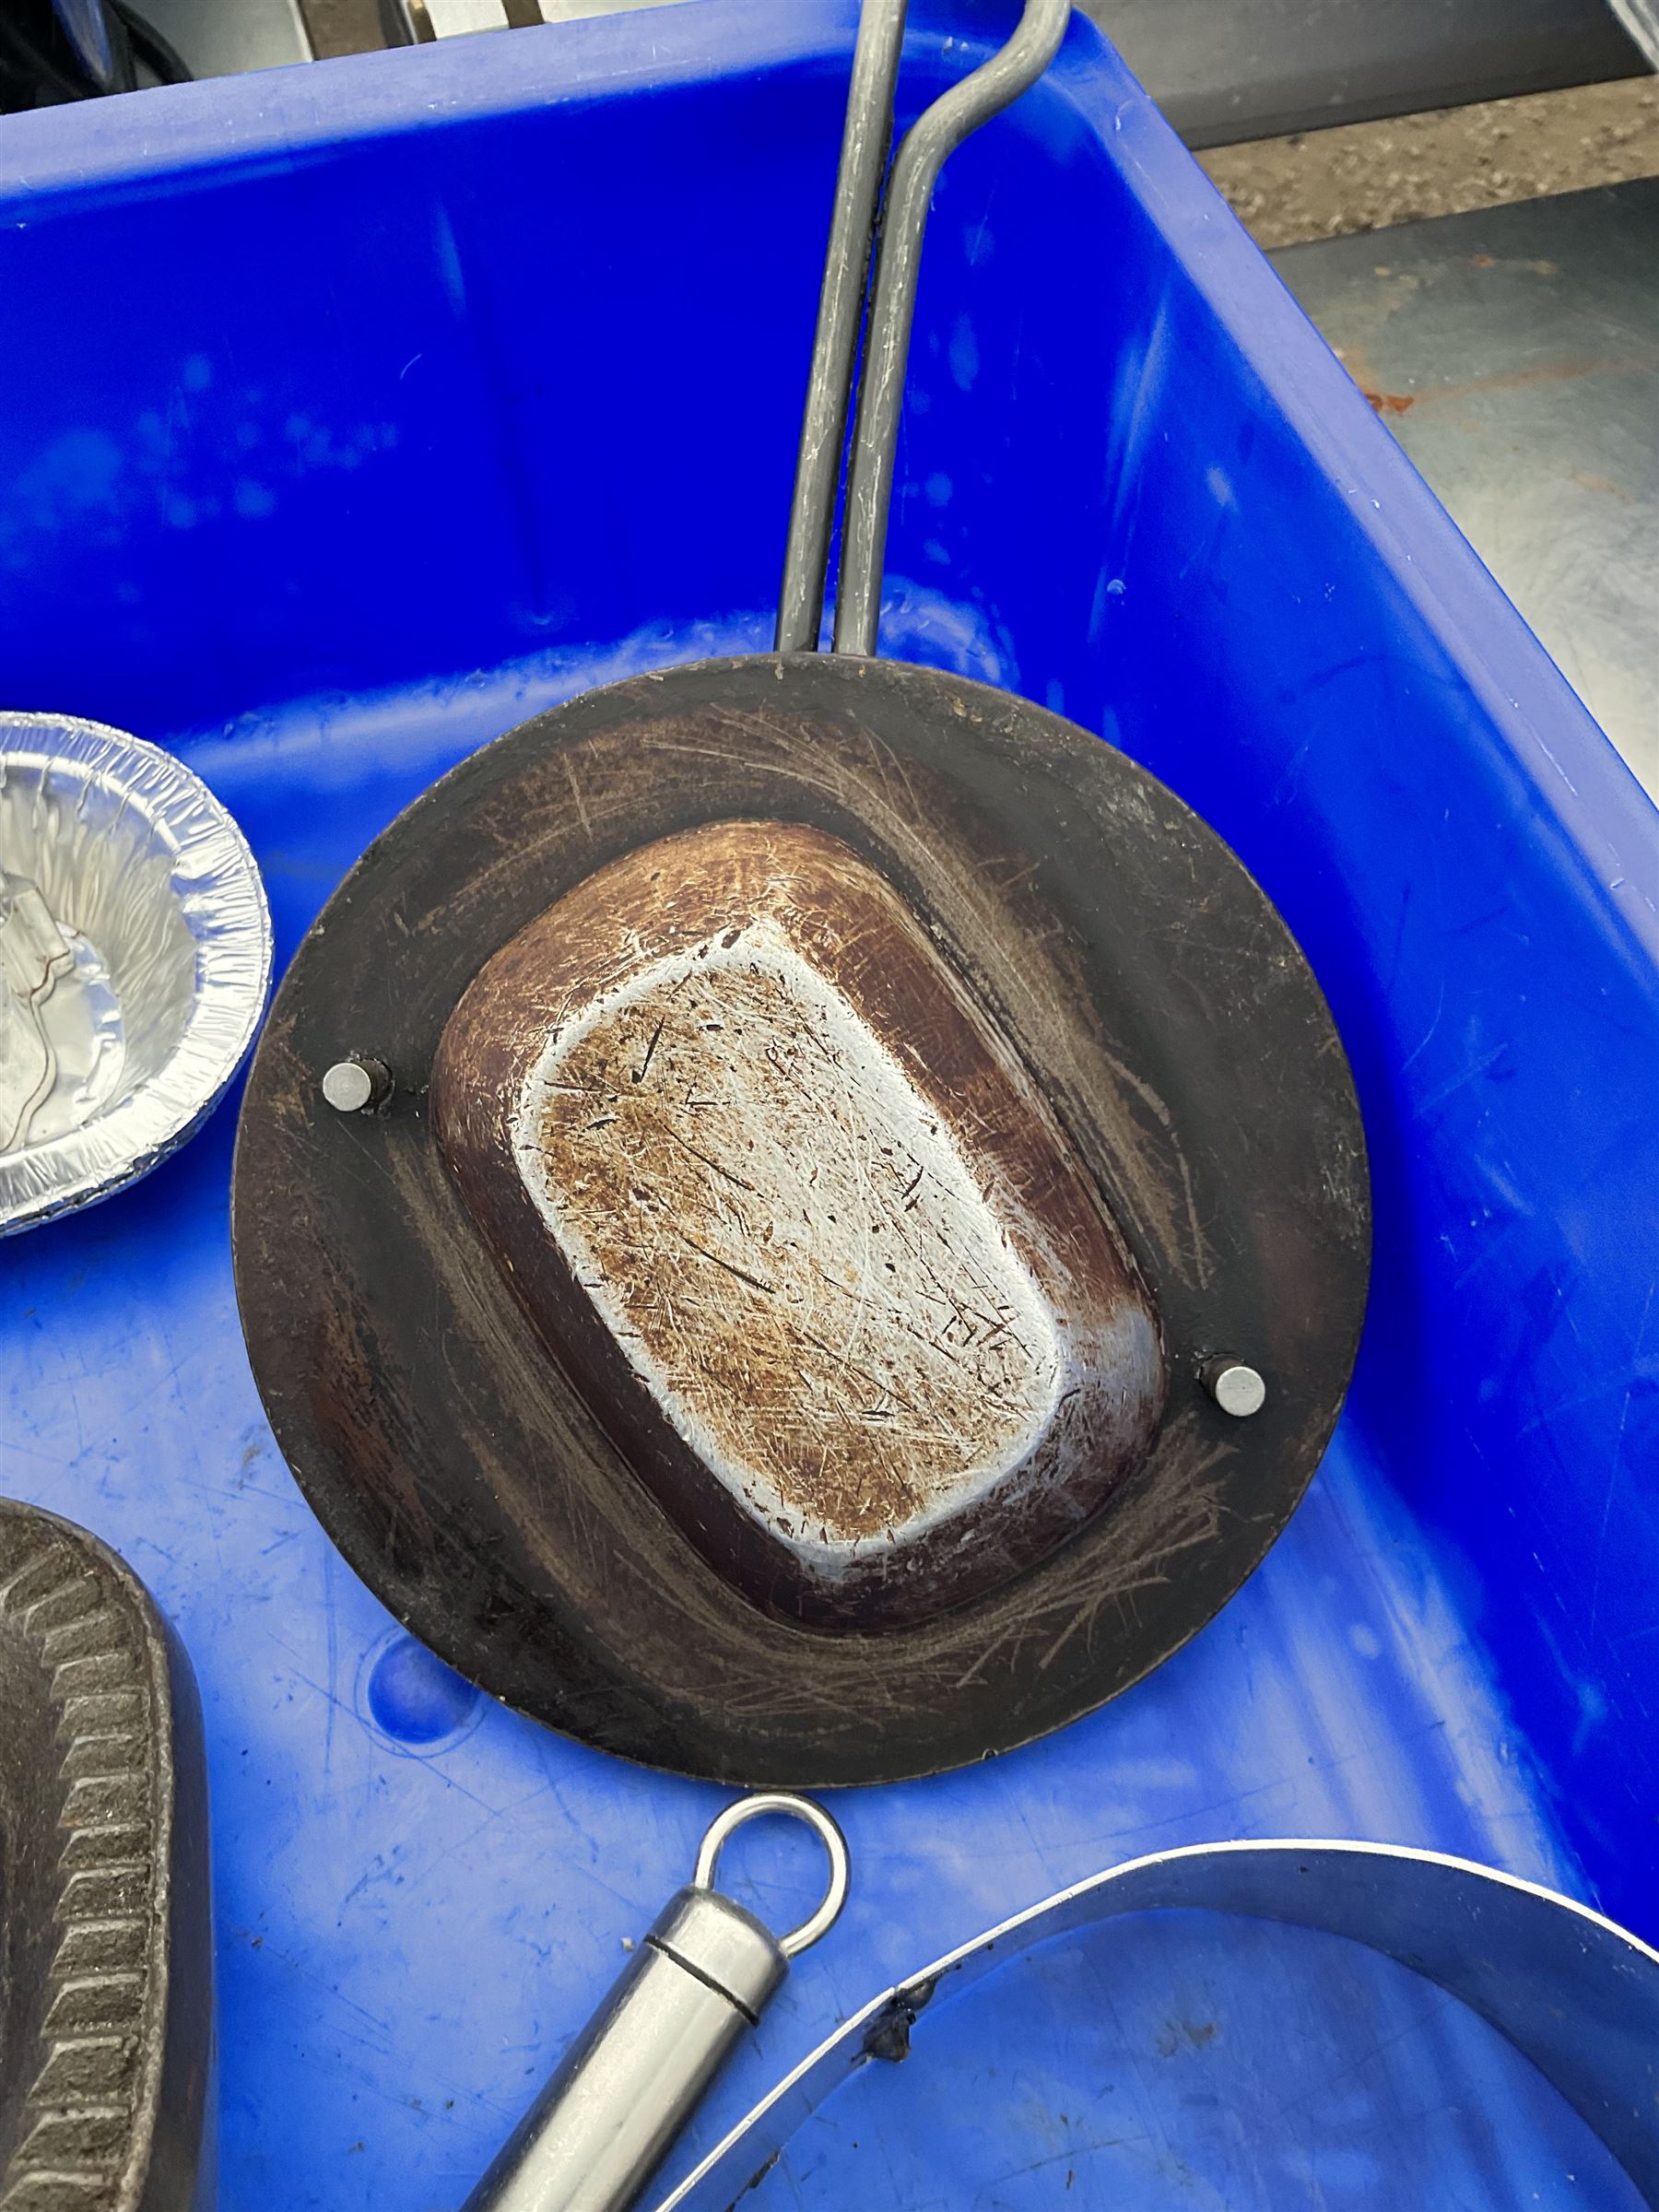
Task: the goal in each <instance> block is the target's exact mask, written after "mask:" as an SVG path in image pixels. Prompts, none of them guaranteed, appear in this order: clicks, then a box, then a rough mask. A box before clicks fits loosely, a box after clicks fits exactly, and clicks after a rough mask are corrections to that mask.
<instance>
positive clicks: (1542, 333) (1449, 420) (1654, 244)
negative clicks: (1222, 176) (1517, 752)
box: [1273, 178, 1659, 796]
mask: <svg viewBox="0 0 1659 2212" xmlns="http://www.w3.org/2000/svg"><path fill="white" fill-rule="evenodd" d="M1273 261H1274V266H1275V267H1276V268H1277V270H1278V273H1279V275H1280V276H1281V277H1283V278H1284V279H1285V282H1286V283H1287V284H1288V286H1289V287H1290V288H1291V290H1292V291H1293V292H1294V293H1295V294H1296V296H1297V298H1298V299H1299V300H1300V301H1301V304H1302V305H1303V307H1305V308H1306V309H1307V311H1308V312H1309V314H1310V315H1312V318H1313V320H1314V322H1315V323H1316V324H1318V325H1319V327H1320V329H1321V330H1322V331H1323V332H1324V335H1325V336H1326V337H1327V338H1328V339H1329V340H1330V342H1331V344H1332V345H1333V346H1334V347H1335V348H1336V350H1337V352H1338V353H1339V354H1340V355H1341V357H1342V359H1344V360H1345V361H1346V362H1347V366H1348V369H1349V371H1351V372H1352V374H1353V376H1354V377H1355V379H1356V380H1357V381H1358V382H1359V384H1360V385H1361V386H1362V387H1363V388H1364V390H1365V393H1366V394H1367V396H1368V397H1369V398H1370V400H1371V404H1372V406H1374V407H1376V409H1377V411H1378V413H1379V414H1380V415H1381V416H1382V419H1383V421H1384V422H1386V423H1387V425H1388V427H1389V429H1391V430H1393V432H1394V436H1395V437H1396V438H1397V439H1398V440H1399V441H1400V443H1401V444H1402V445H1403V446H1404V447H1405V449H1406V452H1407V453H1409V454H1410V455H1411V458H1412V459H1413V461H1415V462H1416V464H1417V465H1418V468H1420V469H1421V470H1422V472H1423V474H1424V476H1425V477H1428V479H1429V481H1430V484H1431V485H1433V487H1434V488H1435V490H1436V491H1437V492H1438V493H1439V495H1440V497H1441V500H1444V502H1445V504H1446V508H1447V510H1448V512H1450V514H1451V516H1452V518H1453V521H1454V522H1455V523H1456V524H1457V525H1458V527H1459V528H1460V529H1461V530H1462V531H1463V532H1464V534H1465V536H1466V537H1467V538H1468V540H1469V542H1470V544H1471V545H1472V546H1473V547H1475V550H1476V551H1477V553H1478V554H1479V555H1480V557H1481V559H1483V560H1484V561H1485V562H1486V564H1487V566H1488V568H1489V569H1490V570H1491V571H1492V573H1493V575H1494V576H1496V577H1497V579H1498V581H1499V582H1500V584H1501V585H1502V586H1503V588H1504V590H1505V591H1506V592H1507V593H1508V594H1509V595H1510V597H1511V598H1512V600H1513V601H1514V603H1515V605H1516V606H1518V607H1519V608H1520V609H1521V612H1522V613H1523V614H1524V616H1525V617H1526V618H1527V620H1528V622H1530V623H1531V625H1532V627H1533V629H1535V631H1536V632H1537V634H1538V636H1539V637H1540V638H1541V639H1542V640H1543V641H1544V643H1545V644H1546V645H1547V647H1548V648H1549V651H1550V653H1552V654H1553V655H1554V657H1555V660H1556V662H1557V664H1558V665H1559V667H1560V668H1561V670H1562V671H1563V673H1564V674H1565V675H1566V677H1567V678H1568V680H1569V681H1570V682H1571V685H1572V687H1573V688H1574V689H1575V690H1576V691H1577V693H1578V695H1579V697H1580V698H1581V699H1582V700H1583V702H1584V704H1585V705H1586V706H1587V707H1588V708H1589V710H1590V712H1592V713H1593V714H1594V716H1595V718H1596V720H1597V721H1598V722H1599V723H1600V724H1601V725H1602V727H1603V729H1604V730H1606V733H1607V735H1608V736H1609V737H1611V738H1612V740H1613V742H1614V744H1615V745H1617V746H1618V748H1619V750H1620V752H1622V753H1623V755H1624V757H1625V759H1627V760H1628V761H1629V762H1630V766H1631V767H1632V768H1633V769H1634V770H1635V771H1636V773H1637V774H1638V775H1639V776H1640V777H1641V780H1642V782H1643V783H1644V784H1645V785H1646V786H1647V789H1648V790H1649V792H1650V793H1653V794H1654V795H1655V796H1659V560H1655V559H1654V552H1653V548H1654V545H1655V543H1656V542H1659V285H1656V284H1655V283H1654V281H1653V272H1654V269H1655V268H1656V267H1659V178H1646V179H1643V180H1642V181H1641V182H1637V183H1632V184H1614V185H1609V186H1607V187H1606V188H1605V189H1604V190H1601V191H1597V192H1575V193H1571V194H1566V195H1564V196H1563V197H1561V198H1559V199H1551V200H1527V201H1523V202H1521V203H1520V204H1519V205H1517V206H1512V207H1494V208H1488V209H1487V210H1484V211H1483V212H1481V213H1479V214H1476V215H1449V216H1441V217H1439V218H1436V219H1435V220H1434V221H1432V222H1423V223H1407V224H1403V225H1402V226H1401V227H1400V228H1399V229H1393V230H1378V231H1373V232H1371V234H1370V235H1369V236H1367V237H1362V238H1340V239H1329V240H1321V241H1318V242H1316V243H1313V244H1311V245H1305V246H1288V247H1286V248H1284V249H1283V250H1282V251H1281V252H1279V253H1276V254H1275V255H1274V256H1273Z"/></svg>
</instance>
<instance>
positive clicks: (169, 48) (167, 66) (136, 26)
mask: <svg viewBox="0 0 1659 2212" xmlns="http://www.w3.org/2000/svg"><path fill="white" fill-rule="evenodd" d="M105 6H107V7H108V9H109V12H110V13H111V15H112V16H114V17H115V18H117V19H118V20H119V21H120V23H121V24H122V26H123V27H124V29H125V31H126V34H127V37H128V39H129V40H131V41H132V47H133V52H134V53H135V54H136V55H137V57H138V59H139V60H140V61H141V62H142V63H143V64H144V65H145V67H146V68H147V70H148V71H149V73H150V75H151V76H159V78H160V79H161V82H162V83H163V84H164V85H187V84H189V83H190V82H191V70H190V66H189V64H188V63H187V62H186V61H185V59H184V57H183V55H182V53H180V52H179V50H178V48H177V47H176V46H174V45H171V44H170V42H169V41H167V40H166V39H164V38H163V37H162V36H161V33H160V32H159V30H158V29H156V27H155V25H154V24H153V23H147V22H146V21H145V19H144V18H143V17H142V16H141V15H140V14H139V13H138V10H137V9H136V8H135V7H133V6H130V5H129V0H105Z"/></svg>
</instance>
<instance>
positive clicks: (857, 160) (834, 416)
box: [775, 0, 905, 653]
mask: <svg viewBox="0 0 1659 2212" xmlns="http://www.w3.org/2000/svg"><path fill="white" fill-rule="evenodd" d="M904 16H905V0H864V8H863V12H862V13H861V15H860V17H859V19H858V42H857V45H856V46H855V47H854V49H853V78H852V84H851V87H850V88H849V90H848V94H847V121H846V128H845V130H844V132H843V134H842V137H841V166H840V168H839V170H838V171H837V172H836V179H835V203H834V206H833V209H832V211H831V214H830V248H829V252H828V253H827V254H826V255H825V259H824V281H823V287H822V289H821V290H820V292H819V295H818V329H817V332H816V333H815V335H814V337H813V343H812V370H811V373H810V375H809V377H808V380H807V385H806V409H805V412H804V414H803V417H802V421H801V445H800V452H799V454H798V456H797V458H796V462H795V480H794V500H793V501H792V503H791V506H790V512H789V538H788V543H787V546H786V547H785V550H784V555H783V586H782V592H781V593H780V594H779V599H778V626H777V633H776V638H775V643H776V648H777V650H778V652H780V653H810V652H813V651H814V650H816V648H817V645H818V628H819V625H820V624H821V622H822V620H823V617H824V580H825V577H826V575H827V574H828V572H829V566H830V524H831V523H832V521H833V520H834V515H835V494H836V490H837V488H838V487H839V485H840V483H841V462H842V460H843V458H844V456H845V453H846V442H847V410H848V406H849V404H850V399H851V394H852V390H853V360H854V357H855V355H856V353H857V350H858V332H859V325H860V324H861V322H862V321H863V318H864V302H865V282H866V281H867V278H868V275H869V267H870V255H871V252H872V248H873V245H874V241H875V234H876V209H877V200H878V198H879V196H880V193H881V180H882V177H883V175H884V174H885V172H886V170H887V160H888V146H889V144H890V142H891V139H892V135H893V88H894V85H895V83H896V82H897V80H898V76H899V57H900V49H901V47H902V46H903V43H904Z"/></svg>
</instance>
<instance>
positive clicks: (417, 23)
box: [391, 0, 688, 45]
mask: <svg viewBox="0 0 1659 2212" xmlns="http://www.w3.org/2000/svg"><path fill="white" fill-rule="evenodd" d="M391 5H392V11H393V13H394V16H395V17H396V18H397V20H398V27H399V29H401V31H402V34H403V42H404V43H406V44H407V45H421V44H425V43H426V42H427V41H430V40H433V39H449V38H457V37H461V36H464V35H465V34H466V33H467V32H469V31H475V30H515V29H526V28H527V27H529V26H531V25H533V24H536V23H579V22H581V21H582V20H583V19H584V18H588V17H592V16H622V15H631V14H632V13H634V11H635V10H637V9H640V8H646V7H683V6H687V5H688V0H391ZM393 42H394V44H395V43H396V42H397V41H396V39H395V37H394V40H393Z"/></svg>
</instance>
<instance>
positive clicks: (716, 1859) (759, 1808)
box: [691, 1790, 849, 1959]
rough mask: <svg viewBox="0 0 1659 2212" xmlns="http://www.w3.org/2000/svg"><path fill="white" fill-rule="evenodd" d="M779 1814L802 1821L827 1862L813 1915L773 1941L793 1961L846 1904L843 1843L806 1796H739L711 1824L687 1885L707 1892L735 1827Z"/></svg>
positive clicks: (783, 1792) (825, 1932) (776, 1792)
mask: <svg viewBox="0 0 1659 2212" xmlns="http://www.w3.org/2000/svg"><path fill="white" fill-rule="evenodd" d="M778 1813H781V1814H784V1815H787V1816H788V1817H789V1818H793V1819H795V1820H804V1821H805V1822H806V1826H807V1827H808V1828H809V1829H811V1830H812V1831H813V1833H814V1834H815V1835H816V1836H817V1837H818V1841H819V1842H820V1843H821V1844H822V1845H823V1847H824V1850H825V1853H826V1854H827V1855H828V1857H829V1861H830V1879H829V1882H828V1883H827V1884H826V1886H825V1888H824V1895H823V1898H822V1900H821V1901H820V1903H819V1904H818V1909H817V1911H816V1912H811V1913H809V1914H808V1915H807V1917H806V1919H805V1920H804V1921H803V1922H802V1923H801V1924H800V1926H799V1927H798V1928H794V1929H792V1930H791V1931H790V1933H789V1934H788V1935H781V1936H779V1938H778V1948H779V1949H780V1950H781V1951H782V1954H783V1956H784V1958H785V1959H798V1958H799V1957H800V1955H801V1953H802V1952H803V1951H806V1950H810V1949H811V1948H812V1946H813V1945H814V1944H815V1943H818V1942H819V1941H820V1940H821V1939H822V1938H823V1937H824V1936H826V1935H828V1934H829V1933H830V1929H831V1928H832V1927H833V1926H834V1925H835V1924H836V1922H837V1921H838V1920H839V1919H840V1918H841V1907H842V1906H843V1905H844V1904H845V1903H846V1901H847V1884H848V1880H849V1868H848V1865H847V1839H846V1838H845V1836H843V1835H842V1834H841V1829H840V1827H839V1825H838V1824H837V1823H836V1822H835V1821H834V1820H832V1819H831V1818H830V1815H829V1814H828V1813H827V1812H826V1811H825V1810H824V1808H823V1806H821V1805H818V1804H815V1803H814V1801H813V1800H812V1799H811V1798H810V1797H796V1796H794V1794H792V1793H791V1792H790V1791H788V1790H757V1791H756V1792H755V1793H754V1794H753V1795H752V1796H748V1797H739V1798H738V1799H737V1801H736V1803H735V1805H728V1806H726V1808H725V1810H724V1813H721V1814H719V1815H717V1816H716V1818H714V1820H713V1821H712V1823H711V1824H710V1827H709V1832H708V1833H707V1835H705V1836H704V1838H703V1840H702V1846H701V1848H700V1851H699V1852H698V1854H697V1866H696V1870H695V1872H694V1873H693V1874H692V1877H691V1884H692V1887H693V1888H697V1889H708V1888H712V1886H713V1881H714V1876H715V1872H716V1870H717V1868H718V1867H719V1865H720V1854H721V1852H722V1850H723V1849H724V1846H725V1843H726V1841H727V1839H728V1838H729V1837H731V1836H733V1835H735V1833H736V1831H737V1830H739V1829H740V1828H747V1825H748V1823H749V1822H750V1821H751V1820H759V1819H762V1818H766V1817H767V1816H768V1815H769V1814H778Z"/></svg>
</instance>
